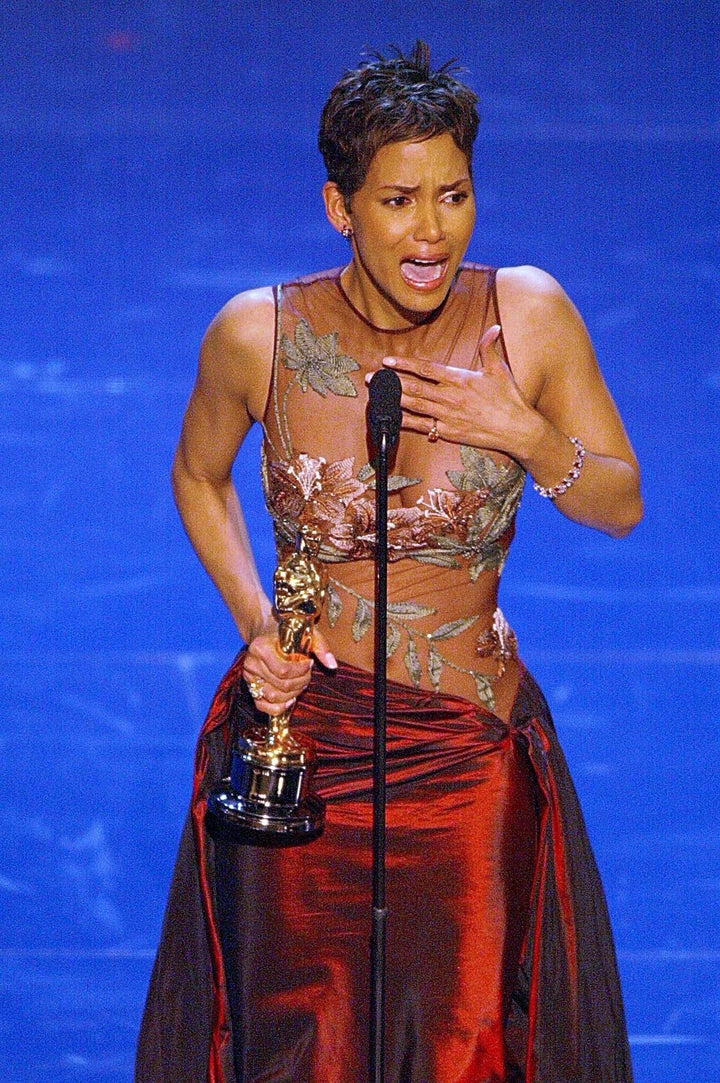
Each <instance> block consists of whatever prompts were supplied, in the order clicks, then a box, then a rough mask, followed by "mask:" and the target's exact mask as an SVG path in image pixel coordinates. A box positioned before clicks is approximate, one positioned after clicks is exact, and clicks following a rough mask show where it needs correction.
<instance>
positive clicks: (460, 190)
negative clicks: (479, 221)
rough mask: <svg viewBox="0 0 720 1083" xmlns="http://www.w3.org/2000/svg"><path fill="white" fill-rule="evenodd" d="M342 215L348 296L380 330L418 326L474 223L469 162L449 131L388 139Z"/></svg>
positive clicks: (447, 281) (449, 277) (447, 282)
mask: <svg viewBox="0 0 720 1083" xmlns="http://www.w3.org/2000/svg"><path fill="white" fill-rule="evenodd" d="M346 214H347V219H348V222H349V224H350V226H351V227H352V230H353V262H352V263H351V265H350V267H349V268H348V269H347V271H346V272H345V273H344V275H343V285H344V287H345V290H346V292H347V294H348V296H349V297H350V300H351V301H352V302H353V304H354V305H355V306H356V307H357V308H358V309H360V311H361V312H362V313H363V314H364V315H365V316H366V317H367V318H368V319H369V320H370V321H371V322H372V323H374V324H376V325H378V326H380V327H387V328H393V329H394V328H398V327H405V326H408V325H409V324H412V323H416V322H418V321H419V320H422V319H423V318H425V317H426V316H427V315H429V314H430V313H431V312H433V311H434V310H435V309H436V308H437V307H438V306H439V305H441V304H442V302H443V301H444V300H445V297H446V296H447V293H448V290H449V289H450V286H451V284H452V281H453V277H454V275H455V272H456V271H457V269H458V266H459V264H460V261H461V260H462V258H463V256H464V254H465V250H466V248H467V246H468V242H469V240H470V235H471V233H472V230H473V226H474V224H475V200H474V196H473V188H472V181H471V179H470V170H469V168H468V162H467V159H466V157H465V155H464V154H463V152H462V151H461V150H460V149H459V148H458V146H457V145H456V143H455V141H454V140H453V138H452V136H451V135H450V134H449V133H444V134H443V135H438V136H433V137H432V138H431V139H426V140H423V141H422V142H414V141H410V140H408V141H406V142H402V143H389V144H387V145H386V146H384V147H381V148H380V150H379V151H378V152H377V154H376V155H375V157H374V158H373V160H372V162H371V163H370V168H369V170H368V173H367V177H366V179H365V183H364V184H363V186H362V188H360V189H359V191H357V192H356V193H355V195H354V196H353V197H352V199H351V201H350V208H349V209H347V210H346Z"/></svg>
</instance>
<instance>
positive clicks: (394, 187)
mask: <svg viewBox="0 0 720 1083" xmlns="http://www.w3.org/2000/svg"><path fill="white" fill-rule="evenodd" d="M469 183H470V177H459V178H458V180H456V181H453V182H452V184H441V185H440V187H439V189H438V191H440V192H452V191H453V190H454V189H455V188H459V187H460V185H461V184H469ZM419 188H420V185H419V184H383V185H382V187H381V188H379V189H378V191H380V192H403V193H404V194H405V195H410V194H412V193H413V192H417V191H418V190H419Z"/></svg>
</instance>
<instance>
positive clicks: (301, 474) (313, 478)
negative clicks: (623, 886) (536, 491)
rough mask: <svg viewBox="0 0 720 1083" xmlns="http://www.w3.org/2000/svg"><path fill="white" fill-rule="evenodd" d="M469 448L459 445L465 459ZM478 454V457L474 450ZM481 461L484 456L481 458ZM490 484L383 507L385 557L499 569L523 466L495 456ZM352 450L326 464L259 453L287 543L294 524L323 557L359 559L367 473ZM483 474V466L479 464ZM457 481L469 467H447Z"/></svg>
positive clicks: (368, 519) (473, 572) (401, 481)
mask: <svg viewBox="0 0 720 1083" xmlns="http://www.w3.org/2000/svg"><path fill="white" fill-rule="evenodd" d="M471 453H475V449H474V448H462V449H461V454H464V455H465V460H466V461H467V462H473V463H474V458H473V454H471ZM480 457H481V458H483V457H482V456H480ZM488 462H489V460H488ZM491 468H492V471H493V472H494V474H495V475H496V476H497V478H498V482H497V485H496V487H495V489H494V490H491V489H490V488H488V487H487V486H483V487H482V488H480V489H476V490H469V489H468V488H464V489H462V490H461V491H458V492H452V491H448V490H445V489H431V490H430V491H429V492H428V493H427V494H426V496H424V497H422V498H421V499H419V500H418V501H417V502H416V503H415V504H413V505H411V506H410V507H402V508H391V509H390V510H389V511H388V558H389V559H390V560H391V561H394V560H400V559H401V558H403V557H405V556H411V557H412V558H413V559H416V560H419V561H421V562H424V563H430V564H436V565H441V566H445V567H452V568H458V567H461V562H462V560H463V559H465V560H468V559H469V573H470V578H471V579H472V580H473V581H475V580H476V579H477V578H478V576H479V575H480V573H481V572H483V571H486V570H489V569H499V568H501V567H502V563H503V561H504V558H505V548H504V546H503V544H502V542H503V535H504V534H505V531H506V530H507V528H508V527H509V526H510V524H511V523H512V520H513V517H514V515H515V511H516V509H517V502H518V501H519V498H520V493H521V491H522V484H523V478H524V475H523V472H522V470H521V469H520V467H518V466H517V464H515V463H512V464H510V466H508V467H505V468H504V470H503V469H501V468H500V467H498V466H497V465H496V464H495V463H492V464H491ZM354 469H355V460H354V458H353V457H348V458H345V459H340V460H338V461H337V462H333V463H328V462H326V460H325V459H323V458H314V457H313V456H311V455H307V454H305V453H301V454H299V455H297V456H295V457H294V458H292V459H290V460H287V461H285V460H283V459H275V460H269V459H268V456H267V453H266V451H265V449H264V448H263V454H262V472H263V485H264V488H265V493H266V497H267V503H268V508H269V510H270V513H271V515H272V518H273V521H274V523H275V530H276V532H277V534H278V536H279V537H280V538H281V539H282V540H283V541H285V542H288V541H289V542H292V541H293V539H294V538H295V536H296V535H297V532H298V530H299V528H300V527H301V526H311V527H313V528H314V529H315V530H317V531H318V532H319V534H320V536H321V538H322V539H323V544H322V547H321V553H322V556H323V559H325V560H336V561H337V560H360V559H363V558H365V557H371V556H372V554H373V552H374V547H375V496H374V492H373V491H372V490H373V489H374V475H373V473H372V470H368V468H367V466H364V467H362V468H361V469H360V470H359V471H358V472H357V474H355V473H354ZM481 469H483V471H484V473H483V475H482V477H483V478H486V477H487V473H488V470H489V469H490V467H488V465H487V463H484V464H483V465H482V467H481ZM451 475H455V476H456V477H457V478H458V479H459V480H461V482H462V483H463V484H464V485H467V484H468V479H474V478H475V477H477V476H478V475H477V470H475V472H471V471H470V470H466V471H465V473H464V474H463V475H460V474H459V472H458V471H448V477H449V478H450V480H453V478H451ZM391 482H394V484H391V485H390V488H391V489H392V490H395V491H397V490H398V489H402V488H405V487H407V486H410V485H414V484H416V483H417V479H415V478H402V477H400V478H398V477H396V478H394V479H391Z"/></svg>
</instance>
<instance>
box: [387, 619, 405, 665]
mask: <svg viewBox="0 0 720 1083" xmlns="http://www.w3.org/2000/svg"><path fill="white" fill-rule="evenodd" d="M401 639H402V632H401V631H400V629H399V628H398V627H397V625H395V624H388V626H387V642H386V644H385V656H386V657H387V658H390V656H391V655H393V654H395V651H396V650H397V649H398V647H399V646H400V640H401Z"/></svg>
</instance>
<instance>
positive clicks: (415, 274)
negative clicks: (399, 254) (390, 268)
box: [400, 259, 448, 290]
mask: <svg viewBox="0 0 720 1083" xmlns="http://www.w3.org/2000/svg"><path fill="white" fill-rule="evenodd" d="M447 265H448V261H447V259H434V260H429V259H406V260H403V261H402V263H401V264H400V273H401V275H402V277H403V280H404V281H405V282H406V283H407V284H408V285H409V286H412V287H413V288H414V289H424V290H427V289H434V288H435V287H437V286H439V285H440V283H441V282H442V280H443V279H444V277H445V272H446V270H447Z"/></svg>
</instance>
